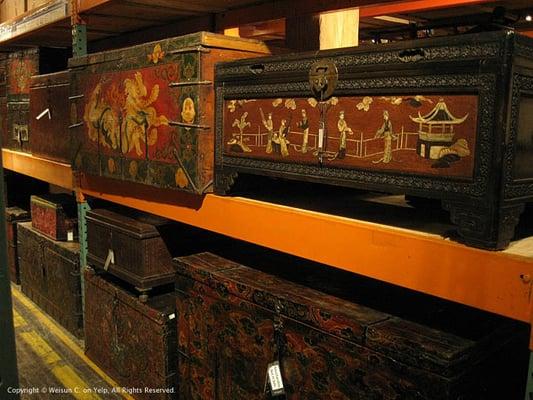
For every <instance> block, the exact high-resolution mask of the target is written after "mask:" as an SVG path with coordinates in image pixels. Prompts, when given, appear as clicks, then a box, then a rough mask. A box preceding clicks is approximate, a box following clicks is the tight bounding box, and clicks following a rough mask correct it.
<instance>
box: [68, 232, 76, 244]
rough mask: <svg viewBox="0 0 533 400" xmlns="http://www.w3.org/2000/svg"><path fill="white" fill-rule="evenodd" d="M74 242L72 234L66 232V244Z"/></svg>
mask: <svg viewBox="0 0 533 400" xmlns="http://www.w3.org/2000/svg"><path fill="white" fill-rule="evenodd" d="M73 241H74V232H73V231H68V232H67V242H73Z"/></svg>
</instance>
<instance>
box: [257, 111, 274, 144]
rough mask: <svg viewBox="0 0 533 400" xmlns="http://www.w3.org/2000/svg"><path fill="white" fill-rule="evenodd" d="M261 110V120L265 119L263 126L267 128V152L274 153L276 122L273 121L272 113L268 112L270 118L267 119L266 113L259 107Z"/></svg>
mask: <svg viewBox="0 0 533 400" xmlns="http://www.w3.org/2000/svg"><path fill="white" fill-rule="evenodd" d="M259 111H260V112H261V120H262V121H263V126H264V127H265V128H266V130H267V146H266V152H267V154H270V153H272V139H273V136H274V122H272V113H268V119H265V114H264V113H263V109H262V108H259Z"/></svg>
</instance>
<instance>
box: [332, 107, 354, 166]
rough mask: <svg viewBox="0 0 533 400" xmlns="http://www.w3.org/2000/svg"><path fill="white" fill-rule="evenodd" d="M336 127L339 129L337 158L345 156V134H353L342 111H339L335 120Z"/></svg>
mask: <svg viewBox="0 0 533 400" xmlns="http://www.w3.org/2000/svg"><path fill="white" fill-rule="evenodd" d="M337 129H338V130H339V152H338V153H337V157H336V158H338V159H341V160H342V159H343V158H344V157H346V134H350V135H353V132H352V129H351V128H350V127H349V126H348V123H347V122H346V120H345V119H344V111H341V112H339V121H338V122H337Z"/></svg>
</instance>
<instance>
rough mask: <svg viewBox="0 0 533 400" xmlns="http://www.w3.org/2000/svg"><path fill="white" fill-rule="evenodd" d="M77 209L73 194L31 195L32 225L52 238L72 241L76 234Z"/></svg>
mask: <svg viewBox="0 0 533 400" xmlns="http://www.w3.org/2000/svg"><path fill="white" fill-rule="evenodd" d="M77 213H78V211H77V206H76V199H75V198H74V197H73V196H70V195H67V194H63V193H58V194H42V195H39V196H31V221H32V227H33V228H35V229H37V230H38V231H39V232H41V233H43V234H45V235H46V236H48V237H50V238H51V239H54V240H63V241H65V240H68V241H73V240H74V239H75V238H76V237H77V236H78V214H77Z"/></svg>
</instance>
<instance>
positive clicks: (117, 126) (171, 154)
mask: <svg viewBox="0 0 533 400" xmlns="http://www.w3.org/2000/svg"><path fill="white" fill-rule="evenodd" d="M264 53H267V48H266V46H265V45H264V44H263V43H262V42H258V41H252V40H246V39H240V38H233V37H227V36H222V35H217V34H213V33H208V32H199V33H195V34H191V35H186V36H180V37H176V38H172V39H167V40H162V41H159V42H153V43H147V44H143V45H140V46H135V47H131V48H127V49H121V50H114V51H108V52H103V53H98V54H91V55H88V56H85V57H78V58H73V59H71V60H70V67H71V71H72V75H71V96H70V99H71V102H72V103H71V107H70V128H71V130H72V131H73V132H74V137H75V138H76V143H75V145H74V155H73V167H74V168H75V169H76V170H77V171H81V172H85V173H87V174H91V175H102V176H106V177H109V178H114V179H120V180H127V181H133V182H139V183H143V184H147V185H152V186H157V187H162V188H171V189H178V190H185V191H188V192H193V193H204V192H206V191H212V181H213V147H214V128H213V126H214V114H213V112H214V111H213V109H214V91H213V87H212V86H213V75H214V63H215V62H218V61H224V60H232V59H237V58H244V57H251V56H254V55H256V56H257V55H258V54H264Z"/></svg>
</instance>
